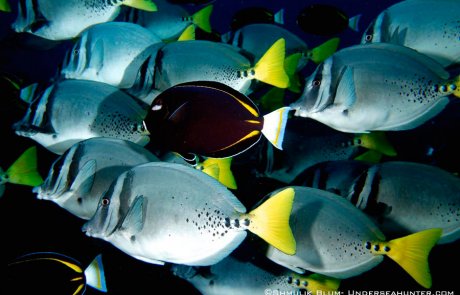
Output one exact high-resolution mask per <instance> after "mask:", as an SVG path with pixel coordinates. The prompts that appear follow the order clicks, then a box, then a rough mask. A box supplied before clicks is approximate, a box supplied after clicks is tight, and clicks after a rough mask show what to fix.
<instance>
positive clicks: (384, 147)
mask: <svg viewBox="0 0 460 295" xmlns="http://www.w3.org/2000/svg"><path fill="white" fill-rule="evenodd" d="M396 155H397V152H396V150H395V149H394V147H393V146H392V144H391V143H390V142H389V141H388V139H387V138H386V136H385V133H383V132H377V131H374V132H370V133H364V134H363V133H360V134H352V133H344V132H340V131H337V130H335V129H332V128H330V127H328V126H326V125H324V124H321V123H319V122H316V121H314V120H305V119H304V118H299V117H293V118H289V119H288V121H287V124H286V128H285V130H284V139H283V150H278V149H275V148H273V145H270V144H265V148H264V150H263V152H262V154H261V167H264V170H262V171H261V175H263V176H264V177H269V178H274V179H277V180H279V181H282V182H284V183H286V184H288V183H290V182H291V181H293V180H294V179H295V178H296V177H297V176H298V175H299V174H300V173H301V172H302V171H304V170H305V169H307V168H308V167H310V166H313V165H315V164H317V163H320V162H324V161H331V160H345V159H360V160H362V161H366V162H373V163H375V162H379V161H381V158H382V157H389V158H390V157H395V156H396Z"/></svg>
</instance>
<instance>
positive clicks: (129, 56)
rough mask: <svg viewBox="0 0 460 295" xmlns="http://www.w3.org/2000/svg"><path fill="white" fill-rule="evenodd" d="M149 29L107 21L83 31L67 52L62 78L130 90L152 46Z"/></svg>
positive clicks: (153, 41)
mask: <svg viewBox="0 0 460 295" xmlns="http://www.w3.org/2000/svg"><path fill="white" fill-rule="evenodd" d="M161 42H162V41H161V40H160V38H158V37H157V36H155V35H154V34H153V33H152V32H150V31H149V30H147V29H145V28H143V27H141V26H139V25H136V24H132V23H127V22H114V21H112V22H107V23H102V24H97V25H93V26H91V27H89V28H88V29H86V30H84V31H83V32H82V34H81V35H80V36H79V38H78V42H77V43H75V45H74V46H73V47H72V48H71V49H70V50H69V51H68V52H67V55H66V57H65V60H64V62H63V65H62V70H61V72H60V75H61V77H63V78H65V79H80V80H91V81H98V82H104V83H107V84H110V85H112V86H115V87H118V88H129V87H131V86H132V85H133V84H134V78H135V75H136V73H137V72H138V71H139V68H140V67H141V65H142V63H143V62H144V61H145V59H147V57H148V56H149V55H150V54H151V52H150V50H149V49H150V48H151V46H152V45H154V44H157V43H161Z"/></svg>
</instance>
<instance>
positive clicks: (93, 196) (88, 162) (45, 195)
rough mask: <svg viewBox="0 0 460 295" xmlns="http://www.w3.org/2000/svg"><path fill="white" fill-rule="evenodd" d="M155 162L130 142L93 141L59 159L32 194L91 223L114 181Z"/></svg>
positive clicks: (103, 138) (150, 155) (82, 143)
mask: <svg viewBox="0 0 460 295" xmlns="http://www.w3.org/2000/svg"><path fill="white" fill-rule="evenodd" d="M154 161H159V159H158V158H157V157H156V156H155V155H154V154H152V153H150V152H149V151H148V150H146V149H145V148H143V147H142V146H140V145H138V144H135V143H133V142H131V141H127V140H122V139H117V138H109V137H93V138H90V139H86V140H83V141H80V142H77V143H76V144H74V145H73V146H72V147H71V148H69V149H68V150H67V151H66V152H65V153H64V154H62V155H61V156H59V157H58V158H57V159H56V160H55V161H54V163H53V164H52V166H51V168H50V170H49V173H48V176H47V178H46V179H45V182H44V183H43V184H42V185H40V186H37V187H35V188H34V189H33V191H34V193H36V194H37V198H38V199H42V200H49V201H53V202H54V203H56V204H58V205H59V206H61V207H62V208H64V209H65V210H67V211H69V212H70V213H72V214H73V215H75V216H77V217H79V218H82V219H86V220H88V219H90V218H91V217H93V215H94V213H95V212H96V209H97V205H98V203H99V198H100V197H101V196H102V194H103V193H104V192H105V191H106V190H107V189H108V188H109V186H110V184H111V183H112V181H113V180H115V178H117V177H118V176H119V175H120V174H121V173H123V172H125V171H127V170H129V169H130V168H132V167H134V166H136V165H140V164H144V163H148V162H154Z"/></svg>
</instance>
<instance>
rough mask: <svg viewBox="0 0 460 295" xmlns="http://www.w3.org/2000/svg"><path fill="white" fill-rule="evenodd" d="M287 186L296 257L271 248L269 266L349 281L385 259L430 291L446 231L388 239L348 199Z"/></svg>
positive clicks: (436, 229) (329, 193) (313, 189)
mask: <svg viewBox="0 0 460 295" xmlns="http://www.w3.org/2000/svg"><path fill="white" fill-rule="evenodd" d="M288 187H289V188H291V189H293V190H294V191H295V195H296V198H295V200H294V205H293V209H292V213H291V218H290V221H289V223H290V225H291V228H292V230H293V233H294V237H295V240H296V242H297V252H296V254H294V255H286V254H285V253H282V252H280V251H278V250H277V249H275V248H273V247H271V246H270V245H269V247H268V250H267V251H266V256H267V257H268V258H269V259H270V260H271V261H273V262H276V263H278V264H280V265H282V266H285V267H287V268H288V269H291V270H293V271H295V272H298V273H304V272H305V271H310V272H314V273H318V274H322V275H325V276H329V277H333V278H337V279H347V278H351V277H354V276H358V275H360V274H362V273H364V272H367V271H369V270H371V269H373V268H375V267H377V266H378V265H379V264H380V263H381V262H382V261H383V259H384V257H385V256H387V257H389V258H390V259H392V260H393V261H394V262H396V263H397V264H398V265H399V266H401V267H402V268H403V269H404V270H405V271H406V272H407V274H408V275H410V276H411V277H412V278H413V279H414V280H415V281H416V282H417V283H418V284H419V285H420V286H422V287H424V288H427V289H429V288H430V287H431V286H432V283H433V282H432V277H431V274H430V267H429V263H428V257H429V254H430V252H431V249H432V248H433V247H434V246H435V245H436V243H437V241H438V240H439V238H440V236H441V234H442V229H440V228H430V229H426V230H423V231H420V232H417V233H414V234H411V235H407V236H403V237H398V238H396V239H392V240H386V238H385V236H384V234H383V233H382V232H381V230H380V229H379V227H378V226H377V225H376V224H375V223H374V222H373V221H372V219H371V218H370V217H368V216H367V215H366V214H365V213H364V212H362V211H361V210H359V209H358V208H356V207H355V206H354V205H353V204H351V203H350V202H349V201H347V200H345V199H344V198H342V197H340V196H338V195H336V194H333V193H331V192H328V191H324V190H320V189H315V188H309V187H301V186H300V187H297V186H288ZM284 189H286V187H282V188H280V189H279V190H281V191H283V190H284ZM275 192H276V191H275ZM275 192H274V193H275ZM263 200H265V198H264V199H263Z"/></svg>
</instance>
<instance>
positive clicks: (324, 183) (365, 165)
mask: <svg viewBox="0 0 460 295" xmlns="http://www.w3.org/2000/svg"><path fill="white" fill-rule="evenodd" d="M372 164H373V163H370V162H366V161H359V160H356V159H346V160H329V161H324V162H319V163H316V164H315V165H312V166H310V167H308V168H306V169H305V170H303V171H302V172H301V173H299V174H298V175H297V177H296V178H294V180H292V181H291V182H290V183H289V185H293V186H308V187H312V188H317V189H320V190H325V191H328V192H331V193H334V194H336V195H339V196H347V195H348V193H349V192H350V185H351V184H352V183H354V181H355V180H356V179H357V178H358V177H360V175H362V174H363V173H365V171H366V170H367V169H369V168H370V167H372ZM345 171H346V173H344V172H345Z"/></svg>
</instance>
